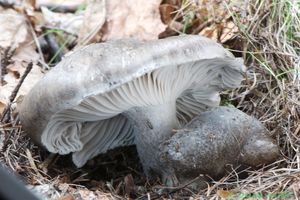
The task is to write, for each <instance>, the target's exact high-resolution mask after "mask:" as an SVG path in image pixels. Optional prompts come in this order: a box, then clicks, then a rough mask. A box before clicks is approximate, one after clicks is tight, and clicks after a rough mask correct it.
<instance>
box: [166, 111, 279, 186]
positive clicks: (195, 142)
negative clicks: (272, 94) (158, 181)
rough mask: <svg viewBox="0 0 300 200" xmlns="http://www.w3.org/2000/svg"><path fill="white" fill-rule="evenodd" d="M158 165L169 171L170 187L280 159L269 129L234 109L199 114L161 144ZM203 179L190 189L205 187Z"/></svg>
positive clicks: (168, 180) (219, 176) (217, 176)
mask: <svg viewBox="0 0 300 200" xmlns="http://www.w3.org/2000/svg"><path fill="white" fill-rule="evenodd" d="M160 152H161V155H160V158H161V163H164V166H165V167H166V168H168V170H169V176H168V177H164V178H165V179H166V180H164V181H165V182H167V183H168V184H169V185H176V184H178V183H181V184H184V183H186V182H189V181H191V180H192V179H195V177H197V176H199V174H203V175H209V177H212V178H214V179H217V178H221V177H222V176H224V175H225V173H226V171H232V169H237V168H238V167H239V166H242V168H241V169H243V168H245V167H257V166H259V165H263V164H269V163H271V162H272V161H274V160H275V159H276V158H277V157H278V156H279V149H278V146H277V145H276V144H275V143H274V141H273V140H272V138H271V137H270V134H269V132H268V130H267V129H266V128H265V127H264V126H263V125H262V124H261V123H260V122H259V121H258V120H257V119H255V118H254V117H251V116H249V115H247V114H245V113H243V112H242V111H240V110H238V109H236V108H230V107H217V108H212V109H211V110H209V111H206V112H202V113H201V114H199V115H198V116H196V117H195V118H194V119H193V120H192V121H190V122H189V123H188V124H186V125H185V126H184V127H183V128H182V129H180V130H178V131H177V132H176V133H175V134H174V135H173V136H171V137H170V138H169V139H167V140H166V141H165V142H163V143H162V144H161V145H160ZM207 180H208V179H207V178H206V177H205V176H203V177H202V179H199V180H198V181H197V182H195V183H194V184H193V185H192V188H195V189H196V188H199V187H202V186H207V185H206V183H205V182H204V181H207Z"/></svg>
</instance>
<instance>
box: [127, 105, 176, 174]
mask: <svg viewBox="0 0 300 200" xmlns="http://www.w3.org/2000/svg"><path fill="white" fill-rule="evenodd" d="M124 115H126V116H127V117H128V118H129V119H130V121H131V122H132V125H133V126H134V127H135V144H136V147H137V151H138V154H139V157H140V160H141V163H142V165H143V170H144V172H145V174H146V175H147V176H148V177H153V176H156V175H162V174H164V173H166V172H167V169H165V166H164V165H162V163H161V162H160V159H159V154H160V152H159V145H160V144H161V143H162V142H163V141H165V140H166V139H168V138H169V137H170V136H171V135H172V129H174V128H178V127H179V122H178V120H177V118H176V105H175V101H172V102H167V103H164V104H160V105H152V106H147V107H134V108H131V109H130V110H129V111H127V112H126V113H124ZM165 171H166V172H165Z"/></svg>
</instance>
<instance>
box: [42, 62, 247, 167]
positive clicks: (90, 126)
mask: <svg viewBox="0 0 300 200" xmlns="http://www.w3.org/2000/svg"><path fill="white" fill-rule="evenodd" d="M242 71H243V70H242V65H241V63H240V62H237V61H236V60H235V59H233V58H215V59H207V60H200V61H198V62H193V63H185V64H182V65H178V66H168V67H164V68H160V69H157V70H154V71H152V72H150V73H147V74H145V75H143V76H141V77H139V78H137V79H134V80H132V81H130V82H127V83H125V84H123V85H122V86H120V87H118V88H116V89H113V90H111V91H110V92H107V93H105V94H97V95H93V96H89V97H86V98H85V99H84V100H83V101H82V102H81V103H80V104H79V105H78V106H75V107H73V108H71V109H68V110H64V111H61V112H58V113H56V114H54V115H53V116H52V118H51V120H50V121H49V123H48V124H47V126H46V128H45V129H44V131H43V133H42V137H41V138H42V143H43V145H45V146H46V148H47V149H48V150H49V151H51V152H54V153H60V154H68V153H70V152H73V161H74V163H75V164H76V165H77V166H78V167H80V166H82V165H84V164H85V163H86V161H87V160H89V159H91V158H93V157H94V156H96V155H98V154H100V153H105V152H106V151H107V150H109V149H113V148H115V147H118V146H125V145H131V144H134V143H135V134H138V133H137V132H136V131H135V126H133V123H132V122H131V120H129V119H128V118H127V116H125V115H124V113H125V112H126V111H130V110H131V109H133V108H138V107H147V106H152V107H155V106H156V105H157V106H159V105H164V104H166V103H170V104H173V103H172V102H174V108H172V107H170V109H174V110H175V112H176V116H174V117H173V118H174V119H176V121H177V122H178V124H177V125H176V126H177V127H181V126H182V125H184V124H186V123H187V122H188V121H190V120H191V119H192V118H193V117H194V116H196V115H198V114H199V113H201V112H202V111H204V110H206V109H207V108H210V107H215V106H218V104H219V101H220V97H219V92H220V91H222V90H224V89H229V88H236V87H238V86H239V84H240V81H241V80H242ZM165 112H168V111H165ZM170 112H171V111H170ZM162 117H163V116H162ZM136 120H138V119H136ZM170 121H174V120H170ZM173 128H175V127H173ZM169 131H170V132H171V130H169ZM158 134H159V133H158Z"/></svg>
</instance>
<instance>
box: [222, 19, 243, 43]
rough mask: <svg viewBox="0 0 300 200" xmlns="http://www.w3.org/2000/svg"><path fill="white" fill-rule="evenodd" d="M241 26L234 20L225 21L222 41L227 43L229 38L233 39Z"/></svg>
mask: <svg viewBox="0 0 300 200" xmlns="http://www.w3.org/2000/svg"><path fill="white" fill-rule="evenodd" d="M238 32H239V28H238V27H237V26H236V25H235V24H234V22H233V21H228V22H224V23H223V30H222V34H221V36H220V42H221V43H225V42H227V41H228V40H231V39H233V38H234V37H235V36H237V34H238Z"/></svg>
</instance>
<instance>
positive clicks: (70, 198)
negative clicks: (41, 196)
mask: <svg viewBox="0 0 300 200" xmlns="http://www.w3.org/2000/svg"><path fill="white" fill-rule="evenodd" d="M53 200H74V197H73V196H72V195H70V194H67V195H64V196H61V197H58V198H55V199H53Z"/></svg>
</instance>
